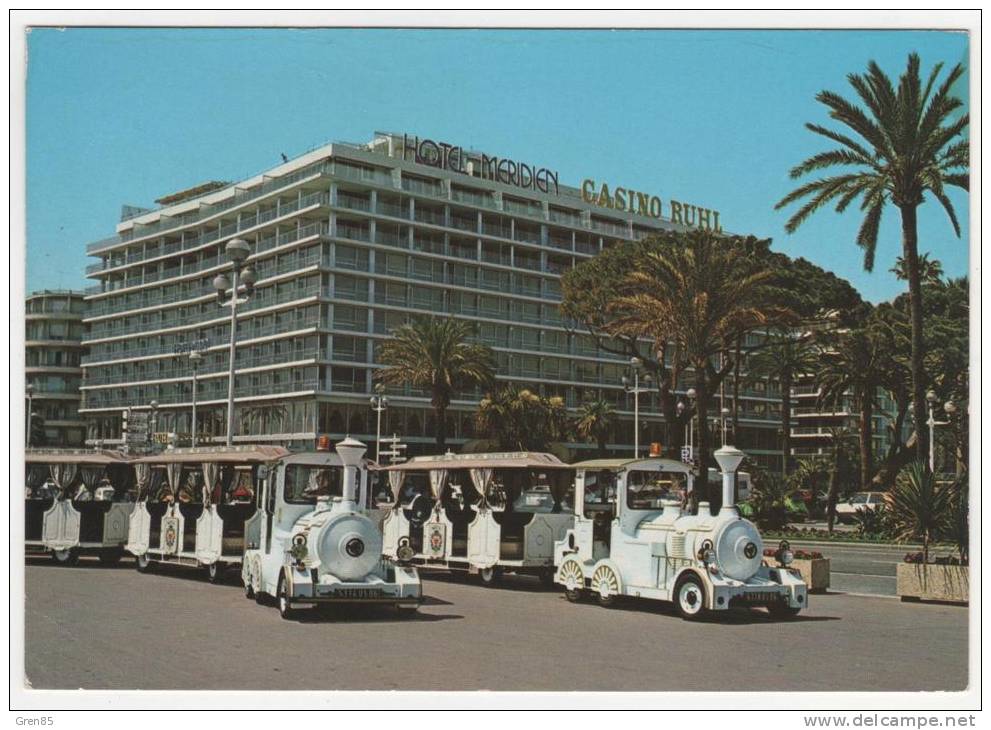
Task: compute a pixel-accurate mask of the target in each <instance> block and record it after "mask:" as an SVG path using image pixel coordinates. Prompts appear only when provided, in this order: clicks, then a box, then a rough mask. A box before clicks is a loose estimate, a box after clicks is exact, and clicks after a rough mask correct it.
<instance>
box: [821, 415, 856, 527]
mask: <svg viewBox="0 0 991 730" xmlns="http://www.w3.org/2000/svg"><path fill="white" fill-rule="evenodd" d="M828 431H829V443H830V449H829V450H830V457H829V488H828V490H827V492H826V526H827V529H828V530H829V531H830V532H832V531H833V527H834V526H835V524H836V502H837V500H839V497H840V484H842V483H845V482H847V481H848V479H847V477H848V475H852V471H853V469H852V465H853V461H854V460H853V458H852V455H851V453H850V447H849V441H850V437H851V436H852V435H853V434H852V433H851V432H850V430H849V429H847V428H843V427H842V426H833V427H830V428H829V429H828Z"/></svg>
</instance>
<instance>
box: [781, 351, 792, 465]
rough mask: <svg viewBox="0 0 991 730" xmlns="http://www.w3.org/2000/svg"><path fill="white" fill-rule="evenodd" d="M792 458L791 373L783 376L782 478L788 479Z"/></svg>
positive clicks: (784, 373)
mask: <svg viewBox="0 0 991 730" xmlns="http://www.w3.org/2000/svg"><path fill="white" fill-rule="evenodd" d="M790 456H791V373H790V372H788V371H785V372H783V373H782V374H781V478H782V479H787V478H788V459H789V457H790Z"/></svg>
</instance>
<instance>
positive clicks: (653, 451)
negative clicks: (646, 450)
mask: <svg viewBox="0 0 991 730" xmlns="http://www.w3.org/2000/svg"><path fill="white" fill-rule="evenodd" d="M662 453H664V447H663V446H661V442H660V441H652V442H651V444H650V455H651V456H660V455H661V454H662Z"/></svg>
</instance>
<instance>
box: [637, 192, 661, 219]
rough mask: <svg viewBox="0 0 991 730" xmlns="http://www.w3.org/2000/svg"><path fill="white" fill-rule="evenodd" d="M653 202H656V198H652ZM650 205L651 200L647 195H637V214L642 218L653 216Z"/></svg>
mask: <svg viewBox="0 0 991 730" xmlns="http://www.w3.org/2000/svg"><path fill="white" fill-rule="evenodd" d="M654 200H657V198H654ZM652 203H653V200H651V199H650V198H648V197H647V195H645V194H644V193H637V214H638V215H643V216H647V215H653V213H652V212H651V210H650V208H651V204H652ZM658 217H660V216H658Z"/></svg>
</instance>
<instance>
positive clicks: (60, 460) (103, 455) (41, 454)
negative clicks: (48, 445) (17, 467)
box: [24, 449, 131, 465]
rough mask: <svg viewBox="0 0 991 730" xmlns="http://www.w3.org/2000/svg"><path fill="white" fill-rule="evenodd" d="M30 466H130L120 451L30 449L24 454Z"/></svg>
mask: <svg viewBox="0 0 991 730" xmlns="http://www.w3.org/2000/svg"><path fill="white" fill-rule="evenodd" d="M24 461H25V462H26V463H28V464H103V465H107V464H129V463H131V462H130V460H129V459H128V458H127V457H126V456H124V455H123V454H121V453H120V452H119V451H84V450H82V449H79V450H75V451H73V450H70V449H58V450H57V449H30V450H28V451H26V452H25V453H24Z"/></svg>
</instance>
